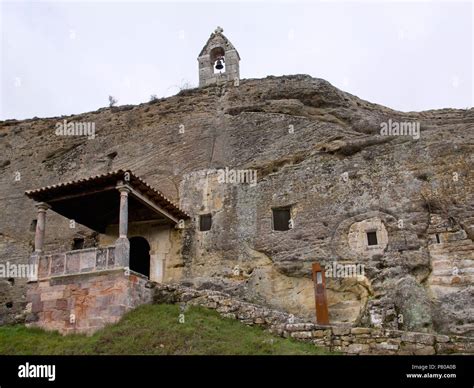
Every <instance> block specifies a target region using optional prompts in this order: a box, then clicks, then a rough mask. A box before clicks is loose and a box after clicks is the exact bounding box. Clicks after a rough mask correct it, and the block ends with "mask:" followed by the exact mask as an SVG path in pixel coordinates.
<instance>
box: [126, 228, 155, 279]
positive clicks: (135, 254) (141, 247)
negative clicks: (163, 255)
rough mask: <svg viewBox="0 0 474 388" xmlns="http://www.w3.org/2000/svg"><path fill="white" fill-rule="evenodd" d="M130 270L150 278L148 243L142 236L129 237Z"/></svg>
mask: <svg viewBox="0 0 474 388" xmlns="http://www.w3.org/2000/svg"><path fill="white" fill-rule="evenodd" d="M130 270H132V271H135V272H138V273H141V274H142V275H145V276H146V277H148V278H150V244H148V241H146V239H145V238H143V237H140V236H138V237H132V238H131V239H130Z"/></svg>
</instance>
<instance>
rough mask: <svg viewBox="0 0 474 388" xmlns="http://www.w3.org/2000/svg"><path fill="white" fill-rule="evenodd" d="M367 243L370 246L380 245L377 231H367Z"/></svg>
mask: <svg viewBox="0 0 474 388" xmlns="http://www.w3.org/2000/svg"><path fill="white" fill-rule="evenodd" d="M367 245H368V246H374V245H379V243H378V241H377V232H375V231H372V232H367Z"/></svg>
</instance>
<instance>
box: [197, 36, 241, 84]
mask: <svg viewBox="0 0 474 388" xmlns="http://www.w3.org/2000/svg"><path fill="white" fill-rule="evenodd" d="M223 32H224V30H223V29H222V28H221V27H217V28H216V29H215V31H214V32H213V33H212V34H211V36H210V37H209V39H208V40H207V43H206V44H205V45H204V47H203V48H202V50H201V52H200V53H199V57H198V63H199V86H206V85H211V84H215V83H217V82H218V81H219V80H223V81H235V80H238V79H239V76H240V72H239V61H240V56H239V53H238V52H237V50H236V49H235V47H234V46H233V45H232V43H230V42H229V40H228V39H227V38H226V37H225V36H224V34H223Z"/></svg>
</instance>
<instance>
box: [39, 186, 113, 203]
mask: <svg viewBox="0 0 474 388" xmlns="http://www.w3.org/2000/svg"><path fill="white" fill-rule="evenodd" d="M114 189H115V185H110V186H105V187H102V188H100V189H97V190H92V191H85V192H84V191H82V192H80V193H75V194H69V195H63V196H62V197H55V198H53V199H49V200H47V201H46V202H47V203H54V202H60V201H67V200H69V199H74V198H78V197H86V196H88V195H93V194H98V193H103V192H104V191H109V190H114Z"/></svg>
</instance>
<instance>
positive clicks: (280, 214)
mask: <svg viewBox="0 0 474 388" xmlns="http://www.w3.org/2000/svg"><path fill="white" fill-rule="evenodd" d="M272 213H273V230H278V231H285V230H290V229H292V221H291V207H283V208H274V209H272Z"/></svg>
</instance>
